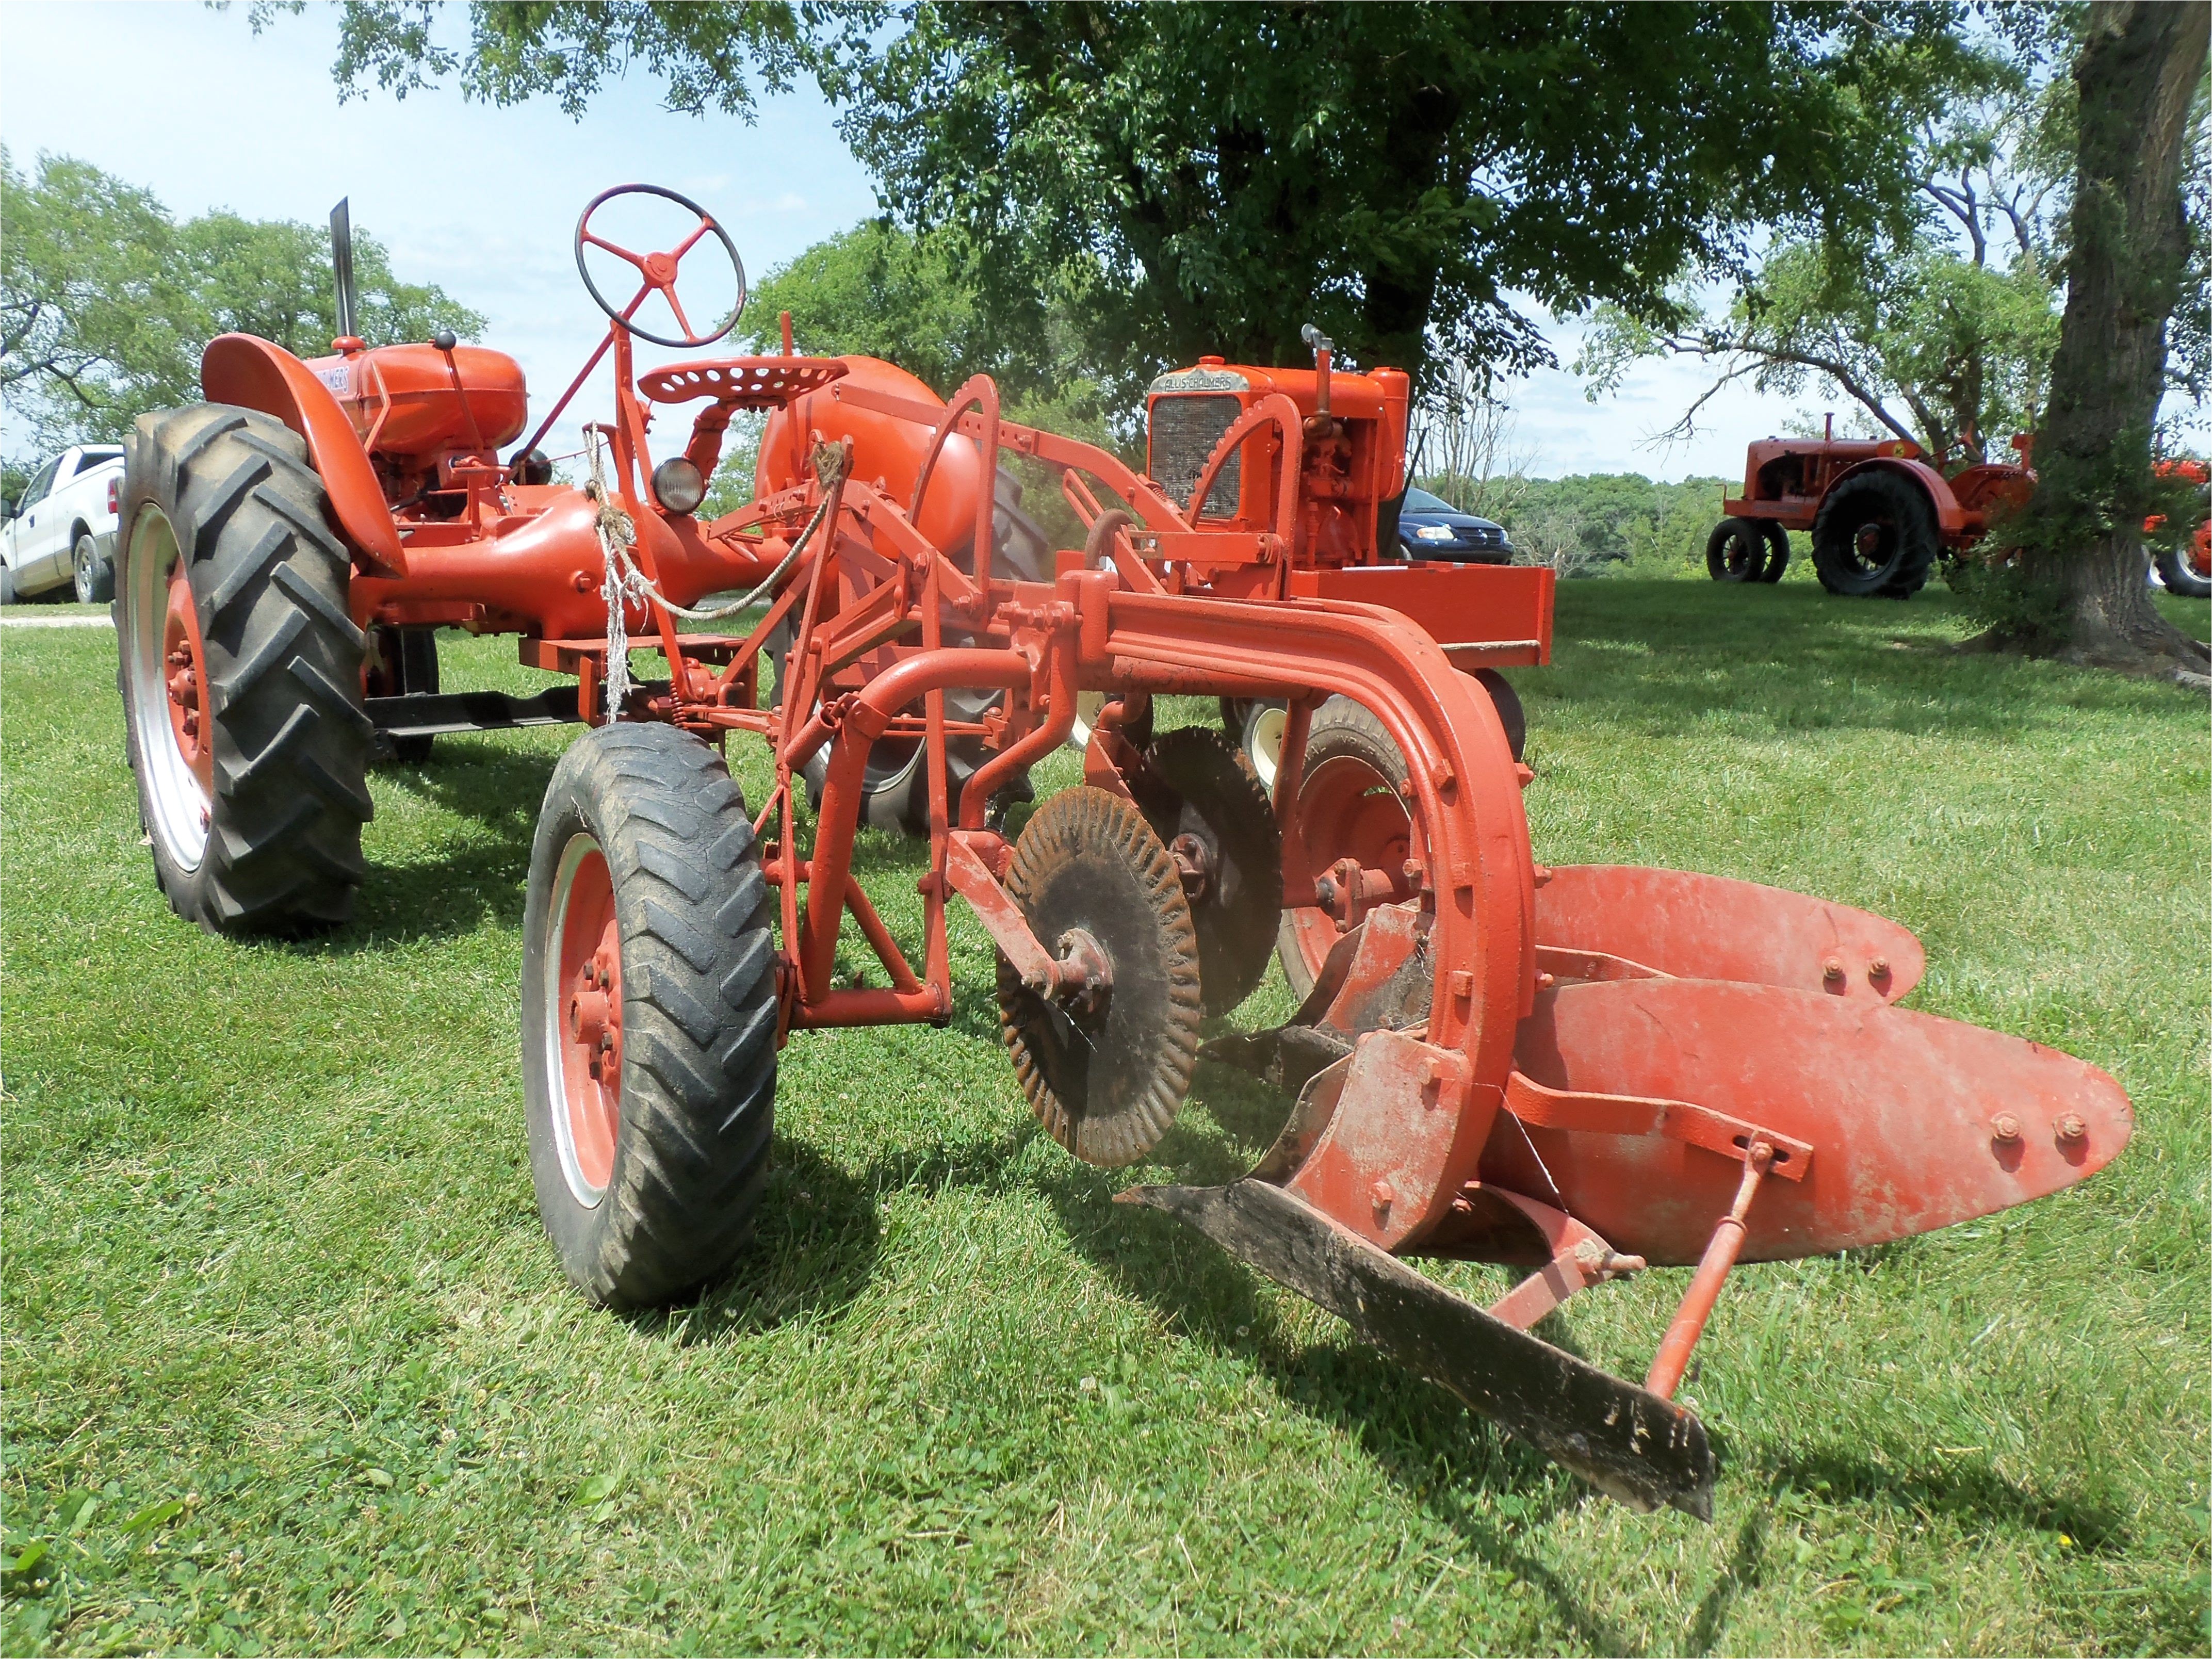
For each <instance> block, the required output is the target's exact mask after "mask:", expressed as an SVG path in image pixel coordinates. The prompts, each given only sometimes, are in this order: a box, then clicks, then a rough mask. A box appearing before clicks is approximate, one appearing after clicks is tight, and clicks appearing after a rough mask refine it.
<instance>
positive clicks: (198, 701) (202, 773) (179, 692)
mask: <svg viewBox="0 0 2212 1659" xmlns="http://www.w3.org/2000/svg"><path fill="white" fill-rule="evenodd" d="M190 567H191V556H190V554H189V553H180V554H179V556H178V559H177V562H176V565H175V567H174V568H173V569H172V570H171V571H170V572H169V584H168V603H167V605H166V607H165V608H164V610H163V613H162V619H161V661H162V665H163V666H164V667H165V668H166V669H167V671H168V672H167V686H168V691H169V731H170V732H171V734H172V735H173V736H174V737H175V738H176V740H177V752H178V753H179V754H181V755H182V756H183V757H185V765H186V766H187V767H189V768H190V769H191V774H192V775H193V776H194V777H196V778H197V779H198V780H199V783H200V787H201V788H202V789H204V790H205V791H206V792H207V797H208V799H210V800H213V799H215V728H214V726H212V725H211V724H210V720H209V718H208V669H207V645H206V642H205V641H204V640H203V639H202V638H201V635H200V613H199V605H198V604H197V602H196V601H195V600H194V599H193V598H192V584H191V577H190V574H189V570H190Z"/></svg>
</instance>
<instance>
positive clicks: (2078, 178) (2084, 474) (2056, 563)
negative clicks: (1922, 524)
mask: <svg viewBox="0 0 2212 1659" xmlns="http://www.w3.org/2000/svg"><path fill="white" fill-rule="evenodd" d="M2208 23H2212V8H2208V7H2206V6H2203V5H2196V4H2190V5H2174V4H2166V3H2160V0H2094V3H2093V4H2092V5H2091V6H2090V8H2089V20H2088V33H2087V38H2086V39H2085V40H2084V41H2083V43H2082V46H2081V55H2080V56H2079V57H2078V58H2076V59H2075V65H2074V78H2075V85H2076V87H2077V88H2079V91H2080V95H2081V137H2080V150H2079V152H2078V155H2077V159H2076V164H2075V185H2074V204H2073V210H2072V227H2073V242H2074V246H2073V252H2072V257H2071V259H2070V261H2069V265H2068V270H2067V282H2066V314H2065V317H2064V319H2063V322H2062V324H2061V325H2060V332H2059V339H2058V352H2057V356H2056V357H2055V358H2054V359H2053V360H2052V362H2051V397H2050V402H2049V405H2048V407H2047V409H2046V410H2045V417H2044V422H2043V428H2042V430H2041V431H2040V432H2039V433H2038V434H2037V435H2036V443H2035V462H2036V467H2037V471H2038V473H2039V483H2038V485H2037V489H2036V493H2035V497H2034V499H2033V501H2031V502H2030V503H2029V505H2028V508H2027V513H2026V515H2025V518H2024V520H2023V522H2022V524H2021V537H2020V541H2021V546H2022V547H2023V549H2024V550H2025V555H2024V557H2023V559H2022V562H2021V568H2020V569H2021V577H2022V578H2023V580H2025V581H2026V583H2027V584H2028V585H2029V586H2032V587H2035V588H2039V589H2041V590H2042V591H2043V592H2045V593H2046V594H2048V595H2049V596H2050V597H2051V599H2052V600H2054V601H2055V602H2056V615H2057V625H2056V629H2055V630H2051V631H2055V632H2056V633H2057V634H2060V635H2063V641H2061V640H2059V639H2056V638H2052V637H2051V633H2050V632H2049V631H2045V637H2043V638H2041V639H2036V638H2032V637H2028V638H2019V639H2016V640H2015V641H2013V642H2014V643H2017V644H2023V645H2027V646H2029V647H2037V646H2042V647H2049V646H2051V645H2054V644H2060V643H2062V642H2063V647H2064V648H2065V650H2066V653H2067V654H2068V655H2069V656H2070V657H2073V658H2075V659H2080V660H2084V661H2090V662H2096V663H2100V664H2105V665H2111V666H2114V667H2127V668H2135V669H2138V670H2144V669H2148V670H2159V671H2173V670H2176V669H2180V670H2183V671H2193V672H2194V673H2197V674H2202V673H2203V670H2204V668H2205V666H2206V653H2205V649H2204V647H2203V646H2202V645H2201V644H2200V643H2198V642H2197V641H2194V640H2191V638H2189V637H2188V636H2187V635H2185V634H2183V633H2182V632H2181V631H2180V630H2179V629H2176V628H2174V627H2173V626H2172V624H2171V623H2167V622H2166V619H2165V618H2164V617H2161V616H2160V615H2159V613H2158V611H2157V609H2156V607H2155V606H2154V605H2152V603H2151V601H2150V595H2149V590H2148V580H2147V579H2148V562H2147V560H2146V557H2145V555H2144V552H2143V543H2142V521H2143V519H2144V517H2145V515H2146V514H2147V513H2148V512H2149V511H2151V510H2152V498H2153V483H2152V476H2151V462H2152V438H2153V433H2154V427H2155V423H2156V420H2157V415H2158V404H2159V398H2160V393H2161V392H2163V390H2164V388H2165V375H2166V319H2167V318H2168V317H2169V316H2170V315H2171V314H2172V311H2173V307H2174V304H2175V302H2176V301H2177V300H2178V298H2179V295H2180V292H2181V285H2182V280H2183V276H2184V270H2185V261H2186V258H2187V252H2188V230H2187V226H2186V224H2185V221H2184V219H2183V216H2182V198H2181V157H2182V146H2183V139H2184V136H2185V128H2186V124H2187V120H2188V114H2189V100H2190V96H2191V93H2192V92H2193V91H2194V89H2195V88H2196V84H2197V77H2198V76H2200V75H2202V74H2203V69H2204V55H2205V50H2206V46H2207V30H2208ZM2033 631H2043V630H2033Z"/></svg>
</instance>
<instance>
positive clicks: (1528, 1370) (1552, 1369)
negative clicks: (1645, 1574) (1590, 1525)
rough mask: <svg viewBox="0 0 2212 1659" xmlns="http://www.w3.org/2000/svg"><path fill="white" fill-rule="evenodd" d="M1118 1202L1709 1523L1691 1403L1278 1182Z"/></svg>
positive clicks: (1174, 1190)
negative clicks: (1145, 1211)
mask: <svg viewBox="0 0 2212 1659" xmlns="http://www.w3.org/2000/svg"><path fill="white" fill-rule="evenodd" d="M1118 1200H1119V1201H1120V1202H1122V1203H1128V1204H1141V1205H1144V1206H1146V1207H1147V1208H1150V1209H1155V1210H1160V1211H1164V1212H1166V1213H1167V1214H1169V1215H1172V1216H1174V1217H1176V1218H1177V1219H1178V1220H1181V1221H1184V1222H1187V1223H1188V1224H1189V1225H1191V1226H1193V1227H1195V1228H1197V1229H1198V1230H1199V1231H1200V1232H1202V1233H1204V1234H1205V1235H1206V1237H1208V1238H1211V1239H1212V1240H1213V1242H1214V1243H1217V1244H1218V1245H1220V1246H1221V1247H1222V1248H1223V1249H1225V1250H1227V1251H1228V1252H1229V1253H1230V1254H1231V1255H1233V1256H1235V1257H1237V1259H1238V1260H1239V1261H1244V1262H1246V1263H1249V1265H1250V1266H1252V1267H1256V1268H1258V1269H1259V1270H1260V1271H1261V1273H1265V1274H1267V1277H1268V1278H1270V1279H1273V1280H1275V1281H1276V1282H1277V1283H1278V1284H1281V1285H1288V1286H1289V1287H1290V1288H1291V1289H1292V1290H1294V1291H1297V1292H1298V1294H1299V1295H1301V1296H1303V1297H1307V1298H1308V1299H1309V1300H1310V1301H1312V1302H1315V1303H1316V1304H1319V1305H1320V1306H1322V1307H1324V1308H1326V1309H1328V1310H1329V1311H1330V1312H1331V1313H1333V1314H1334V1315H1336V1316H1338V1317H1339V1318H1340V1319H1342V1320H1343V1321H1344V1322H1346V1324H1348V1325H1350V1326H1351V1327H1352V1329H1353V1330H1355V1331H1357V1332H1358V1334H1359V1335H1360V1336H1361V1338H1362V1339H1364V1340H1366V1341H1369V1342H1371V1343H1373V1344H1374V1345H1375V1346H1376V1347H1378V1348H1381V1349H1382V1350H1383V1352H1386V1353H1388V1354H1389V1355H1390V1356H1391V1357H1392V1358H1395V1359H1396V1360H1397V1361H1398V1362H1399V1363H1400V1364H1402V1365H1404V1366H1405V1367H1406V1368H1407V1370H1413V1371H1416V1372H1418V1373H1419V1374H1420V1375H1421V1376H1425V1377H1427V1378H1428V1379H1429V1380H1430V1381H1431V1382H1432V1383H1440V1384H1442V1385H1443V1387H1445V1388H1447V1389H1450V1390H1451V1391H1452V1392H1453V1393H1454V1394H1455V1395H1458V1396H1459V1397H1460V1398H1461V1399H1462V1400H1463V1401H1466V1402H1467V1403H1468V1406H1469V1407H1472V1408H1473V1409H1474V1410H1475V1411H1476V1412H1478V1413H1480V1414H1481V1415H1483V1416H1484V1417H1486V1418H1488V1419H1490V1420H1491V1421H1492V1422H1493V1423H1495V1424H1497V1425H1498V1427H1500V1428H1502V1429H1504V1430H1505V1431H1507V1432H1508V1433H1510V1434H1515V1435H1517V1436H1519V1437H1521V1438H1522V1439H1523V1440H1526V1441H1528V1443H1530V1444H1532V1445H1534V1446H1535V1447H1537V1448H1538V1449H1541V1450H1542V1451H1543V1452H1544V1453H1545V1454H1546V1455H1547V1456H1550V1457H1552V1458H1553V1459H1555V1460H1556V1461H1557V1462H1560V1463H1562V1464H1564V1465H1565V1466H1566V1467H1567V1468H1571V1469H1572V1470H1573V1471H1574V1472H1575V1473H1576V1474H1579V1475H1581V1476H1582V1477H1583V1479H1584V1480H1588V1481H1589V1483H1590V1484H1591V1485H1592V1486H1595V1487H1596V1488H1597V1489H1598V1490H1599V1491H1601V1492H1604V1493H1606V1494H1607V1496H1608V1497H1611V1498H1618V1499H1619V1500H1620V1502H1622V1503H1624V1504H1628V1505H1630V1506H1631V1507H1632V1508H1634V1509H1638V1510H1647V1511H1649V1510H1656V1509H1659V1508H1661V1507H1662V1506H1671V1507H1672V1508H1674V1509H1678V1510H1681V1511H1682V1512H1683V1513H1684V1514H1686V1515H1692V1516H1696V1517H1697V1518H1698V1519H1699V1520H1700V1521H1710V1520H1711V1519H1712V1491H1713V1475H1714V1462H1713V1455H1712V1450H1711V1447H1710V1446H1709V1445H1708V1444H1707V1443H1706V1440H1705V1425H1703V1424H1701V1423H1700V1422H1699V1420H1698V1419H1697V1418H1696V1417H1695V1416H1694V1415H1693V1414H1692V1413H1690V1412H1688V1411H1686V1410H1684V1409H1683V1408H1682V1407H1680V1406H1677V1405H1674V1404H1673V1403H1672V1402H1671V1401H1665V1400H1662V1399H1659V1398H1658V1397H1656V1395H1651V1394H1649V1393H1647V1392H1646V1391H1645V1390H1644V1389H1639V1388H1638V1387H1636V1386H1635V1385H1634V1384H1633V1383H1624V1382H1622V1381H1621V1380H1620V1378H1619V1377H1616V1376H1607V1374H1606V1373H1605V1372H1604V1371H1601V1370H1599V1369H1598V1368H1597V1367H1596V1366H1595V1365H1592V1364H1588V1363H1587V1362H1585V1361H1583V1360H1580V1359H1577V1358H1575V1357H1574V1356H1573V1355H1571V1354H1568V1353H1563V1352H1560V1351H1559V1349H1557V1348H1554V1347H1553V1346H1551V1345H1550V1344H1549V1343H1547V1342H1542V1341H1540V1340H1537V1339H1536V1338H1535V1337H1533V1336H1530V1335H1529V1334H1528V1333H1527V1332H1525V1331H1522V1330H1517V1329H1516V1328H1514V1327H1513V1326H1511V1325H1509V1324H1507V1323H1506V1322H1504V1321H1503V1320H1501V1319H1497V1318H1493V1317H1492V1316H1491V1315H1490V1314H1488V1313H1486V1312H1485V1311H1484V1310H1481V1309H1480V1308H1478V1307H1476V1306H1475V1305H1474V1304H1473V1303H1471V1302H1468V1301H1465V1300H1462V1298H1461V1297H1456V1296H1454V1295H1453V1294H1452V1293H1451V1292H1450V1291H1447V1290H1445V1289H1444V1288H1443V1286H1442V1285H1438V1284H1437V1283H1436V1282H1435V1281H1433V1280H1431V1279H1425V1278H1424V1277H1423V1276H1422V1275H1421V1274H1419V1273H1416V1272H1414V1270H1413V1268H1411V1267H1407V1265H1406V1264H1405V1263H1404V1262H1402V1261H1398V1260H1396V1259H1395V1257H1392V1256H1390V1255H1386V1254H1384V1253H1383V1251H1381V1250H1379V1249H1376V1248H1374V1247H1373V1246H1372V1245H1371V1244H1369V1243H1367V1242H1366V1241H1364V1240H1363V1239H1360V1238H1358V1237H1355V1236H1353V1235H1352V1233H1351V1232H1350V1231H1347V1230H1346V1229H1345V1228H1343V1227H1341V1226H1340V1225H1337V1224H1336V1223H1335V1222H1334V1221H1333V1220H1331V1219H1330V1218H1328V1216H1326V1215H1323V1214H1322V1213H1320V1212H1317V1211H1316V1210H1314V1209H1313V1208H1311V1207H1310V1206H1307V1205H1305V1204H1302V1203H1300V1202H1299V1201H1298V1200H1297V1199H1296V1198H1294V1197H1292V1196H1291V1195H1290V1194H1287V1193H1285V1192H1284V1191H1282V1190H1281V1189H1280V1188H1275V1187H1272V1186H1270V1185H1268V1184H1267V1182H1262V1181H1239V1182H1231V1184H1230V1185H1228V1186H1226V1187H1134V1188H1130V1189H1129V1190H1128V1191H1127V1192H1125V1193H1122V1194H1119V1195H1118Z"/></svg>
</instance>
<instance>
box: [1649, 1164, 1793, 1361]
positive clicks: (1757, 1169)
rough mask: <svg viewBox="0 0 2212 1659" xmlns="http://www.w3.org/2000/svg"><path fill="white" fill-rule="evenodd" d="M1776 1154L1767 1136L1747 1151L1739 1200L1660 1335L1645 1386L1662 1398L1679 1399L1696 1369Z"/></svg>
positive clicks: (1715, 1231)
mask: <svg viewBox="0 0 2212 1659" xmlns="http://www.w3.org/2000/svg"><path fill="white" fill-rule="evenodd" d="M1773 1158H1774V1148H1773V1147H1771V1146H1768V1145H1767V1144H1766V1143H1765V1141H1763V1140H1754V1141H1753V1142H1752V1143H1751V1144H1750V1145H1749V1146H1747V1148H1746V1149H1745V1152H1744V1160H1743V1178H1742V1180H1741V1181H1739V1182H1737V1183H1736V1189H1735V1203H1733V1204H1731V1205H1729V1212H1728V1213H1727V1214H1726V1215H1724V1216H1723V1217H1722V1218H1721V1219H1720V1225H1718V1226H1717V1227H1715V1228H1714V1229H1713V1236H1712V1237H1711V1239H1710V1240H1709V1241H1708V1242H1707V1243H1706V1245H1705V1255H1702V1256H1700V1257H1699V1258H1698V1271H1697V1272H1696V1273H1694V1274H1692V1276H1691V1279H1690V1288H1689V1289H1688V1290H1686V1291H1684V1292H1683V1293H1682V1301H1681V1305H1680V1306H1679V1307H1678V1308H1676V1309H1675V1310H1674V1319H1673V1321H1672V1322H1670V1323H1669V1324H1668V1327H1667V1334H1666V1335H1664V1336H1663V1337H1662V1338H1660V1339H1659V1352H1657V1353H1656V1354H1654V1355H1653V1356H1652V1358H1651V1369H1650V1370H1648V1371H1646V1372H1645V1373H1644V1388H1645V1389H1648V1390H1650V1392H1651V1393H1653V1394H1656V1395H1658V1396H1659V1397H1660V1398H1661V1399H1662V1400H1672V1399H1673V1398H1674V1390H1675V1389H1676V1388H1678V1387H1679V1386H1680V1383H1681V1381H1682V1373H1683V1372H1684V1371H1686V1370H1689V1368H1690V1352H1691V1350H1692V1349H1693V1348H1695V1347H1696V1346H1698V1339H1699V1337H1701V1336H1703V1335H1704V1334H1705V1322H1706V1321H1707V1320H1708V1319H1711V1317H1712V1316H1713V1304H1715V1303H1717V1302H1718V1301H1719V1300H1720V1295H1721V1284H1722V1282H1723V1280H1724V1279H1727V1278H1728V1276H1729V1268H1731V1267H1735V1259H1736V1256H1737V1255H1738V1254H1739V1253H1740V1252H1741V1250H1742V1249H1743V1234H1744V1218H1746V1217H1747V1216H1748V1215H1749V1214H1750V1213H1751V1201H1752V1200H1753V1199H1754V1198H1756V1197H1757V1196H1758V1195H1759V1182H1761V1181H1762V1180H1764V1179H1765V1176H1766V1173H1767V1170H1768V1169H1769V1168H1770V1167H1771V1164H1772V1162H1773Z"/></svg>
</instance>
